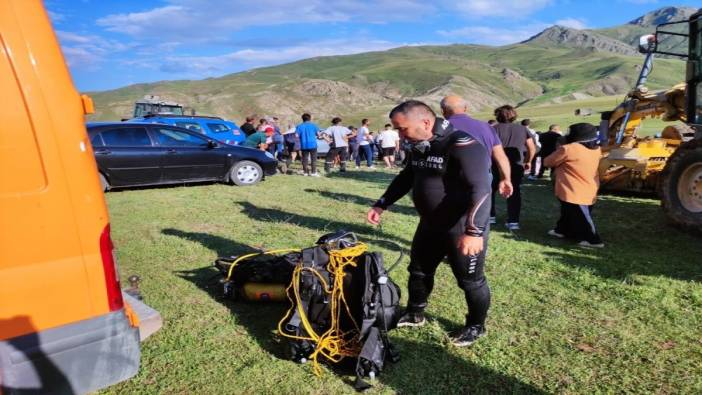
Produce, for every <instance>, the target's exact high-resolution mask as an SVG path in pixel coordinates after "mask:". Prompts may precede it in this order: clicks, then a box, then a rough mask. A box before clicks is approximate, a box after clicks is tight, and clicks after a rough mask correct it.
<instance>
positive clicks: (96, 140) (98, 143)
mask: <svg viewBox="0 0 702 395" xmlns="http://www.w3.org/2000/svg"><path fill="white" fill-rule="evenodd" d="M90 144H92V146H93V148H95V147H104V146H105V143H103V142H102V137H100V133H95V135H94V136H93V137H92V138H91V139H90Z"/></svg>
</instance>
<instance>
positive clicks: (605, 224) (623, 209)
mask: <svg viewBox="0 0 702 395" xmlns="http://www.w3.org/2000/svg"><path fill="white" fill-rule="evenodd" d="M541 183H543V181H542V182H541ZM524 189H525V191H526V193H527V194H528V196H526V199H525V200H524V204H523V208H522V216H523V220H522V229H521V230H519V231H516V232H510V233H507V234H508V235H510V236H511V237H513V238H514V239H515V240H522V241H529V242H533V243H535V244H541V245H547V246H549V247H552V248H555V249H556V251H546V252H544V255H546V256H549V257H551V258H553V259H554V260H555V261H557V262H561V263H563V264H565V265H570V266H578V267H586V268H589V269H590V270H592V271H593V272H594V273H595V274H597V275H599V276H602V277H606V278H612V279H616V280H626V279H627V278H629V276H631V275H646V276H666V277H669V278H672V279H679V280H684V281H696V282H702V265H700V264H699V257H700V256H701V255H702V243H701V242H700V239H699V238H697V237H695V235H693V234H690V233H689V232H685V231H681V230H679V229H677V228H675V227H673V226H670V225H669V224H668V223H667V220H666V218H665V216H664V214H663V212H662V210H661V208H660V206H659V203H658V202H657V201H655V200H650V199H632V198H624V197H621V196H612V195H603V196H599V197H598V200H597V203H596V204H595V208H594V210H593V219H594V221H595V225H596V227H597V231H598V233H599V234H600V235H601V237H602V239H603V240H604V243H605V245H606V247H605V248H604V249H585V248H580V247H577V245H576V243H575V242H574V241H570V240H559V239H554V238H552V237H549V236H547V235H546V232H547V231H548V230H549V229H552V228H553V227H554V226H555V224H556V221H557V220H558V216H559V214H560V211H559V210H560V208H559V207H560V206H559V204H558V202H557V201H556V198H555V197H554V196H553V194H552V192H551V190H550V189H545V188H541V187H538V186H534V185H527V186H526V188H524ZM545 199H548V200H545ZM544 202H546V203H544ZM537 205H538V207H537ZM493 230H497V231H498V232H499V231H501V230H502V231H504V228H501V227H499V226H496V227H495V228H493Z"/></svg>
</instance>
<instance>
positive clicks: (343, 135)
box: [241, 95, 604, 247]
mask: <svg viewBox="0 0 702 395" xmlns="http://www.w3.org/2000/svg"><path fill="white" fill-rule="evenodd" d="M439 104H440V108H441V113H442V114H443V116H444V119H442V122H444V121H445V122H448V123H449V124H450V125H452V127H453V128H454V129H455V130H460V131H464V132H466V133H468V134H469V135H470V136H471V137H472V138H473V139H475V140H476V141H477V142H478V143H479V144H480V145H481V146H482V147H483V148H484V149H485V155H484V158H483V159H484V161H485V163H486V164H487V166H488V168H489V172H488V173H489V174H490V179H491V194H490V199H489V202H490V204H489V217H488V221H489V224H491V225H495V224H496V223H497V205H496V204H495V201H496V197H497V196H498V195H500V196H502V197H503V198H505V199H506V200H507V202H506V203H507V204H506V206H507V210H506V218H505V227H506V228H507V229H509V230H511V231H517V230H519V229H520V227H521V224H520V216H521V209H522V188H521V187H522V183H523V182H524V180H525V178H526V179H528V180H538V179H541V178H543V177H544V175H545V172H546V170H549V174H550V176H551V179H552V180H554V190H555V195H556V197H557V198H558V200H559V201H560V204H561V218H560V219H559V220H558V222H557V224H556V226H555V227H554V228H553V229H552V230H550V231H549V232H548V234H549V235H551V236H553V237H559V238H572V239H575V241H576V242H578V243H579V244H580V245H582V246H586V247H603V246H604V244H603V243H602V240H601V239H600V237H599V235H598V234H597V231H596V229H595V226H594V222H593V221H592V216H591V211H592V205H593V204H594V202H595V199H596V195H597V188H598V180H597V164H598V161H599V157H600V150H599V147H598V141H599V138H598V135H597V128H596V127H595V126H593V125H588V124H575V125H571V126H570V128H569V130H570V133H569V134H568V135H567V136H563V133H562V132H561V130H560V126H559V125H556V124H552V125H550V126H549V128H548V131H546V132H543V133H539V132H537V131H535V130H534V129H532V127H531V125H532V123H531V121H530V120H529V119H522V120H521V121H520V122H517V119H518V114H517V111H516V109H515V108H514V107H513V106H510V105H504V106H500V107H498V108H496V109H495V110H494V116H495V118H494V119H492V120H489V121H487V122H484V121H481V120H477V119H474V118H472V117H470V116H469V115H468V105H467V102H466V101H465V100H464V99H463V98H461V97H459V96H455V95H451V96H447V97H445V98H443V99H442V100H441V102H440V103H439ZM256 118H257V117H256V116H249V117H247V118H246V122H245V123H244V124H242V125H241V131H242V132H244V133H245V134H246V136H247V137H246V141H245V142H244V143H243V145H245V146H247V147H251V148H257V149H261V150H265V151H268V152H270V153H271V154H272V155H273V156H275V157H276V158H277V159H279V161H281V163H284V164H285V166H284V167H283V169H284V171H285V172H286V173H288V174H300V175H304V176H310V177H320V173H319V172H318V169H317V157H318V148H320V147H319V144H320V141H324V142H326V144H327V145H328V151H327V153H326V154H325V155H324V172H325V173H330V172H332V171H333V169H335V168H337V167H338V169H339V171H340V172H346V171H347V167H348V162H349V161H351V162H352V164H354V165H355V168H357V169H358V168H361V167H363V166H362V165H365V167H366V168H369V169H373V168H375V165H374V163H375V161H376V158H377V159H378V160H379V161H381V163H383V164H384V166H385V168H388V169H393V168H396V167H401V168H405V169H406V168H408V166H411V163H408V159H409V158H410V157H411V156H412V154H411V153H412V151H413V150H416V149H417V147H418V146H421V145H422V144H428V142H426V141H424V142H418V141H413V140H412V139H411V138H410V137H408V134H407V133H403V132H402V131H401V130H399V129H398V125H395V124H392V123H387V124H385V125H384V126H383V128H382V129H381V130H378V131H377V132H375V133H374V132H373V131H372V130H371V129H370V128H371V122H370V120H369V119H363V120H362V121H361V124H360V125H359V126H358V127H356V126H353V125H349V126H344V124H343V120H342V119H341V118H340V117H334V118H333V119H332V120H331V126H329V127H327V128H326V129H322V128H320V127H319V126H318V125H317V124H316V123H315V122H313V120H312V115H311V114H309V113H305V114H302V116H301V122H300V123H298V124H297V125H293V124H288V125H287V128H282V127H281V125H280V122H279V119H278V118H277V117H264V118H260V119H259V120H258V124H257V125H254V122H256ZM593 130H594V132H593ZM593 133H594V135H592V134H593ZM583 136H584V137H583ZM298 157H299V158H300V160H301V162H302V169H301V170H299V171H298V172H297V173H295V172H293V171H292V164H293V163H294V162H295V160H296V159H297V158H298ZM398 162H399V166H398ZM426 165H427V166H429V167H431V166H434V165H436V164H431V163H428V164H426Z"/></svg>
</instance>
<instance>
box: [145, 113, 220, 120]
mask: <svg viewBox="0 0 702 395" xmlns="http://www.w3.org/2000/svg"><path fill="white" fill-rule="evenodd" d="M144 118H186V119H193V118H207V119H217V120H220V121H224V118H222V117H215V116H211V115H176V114H146V115H144Z"/></svg>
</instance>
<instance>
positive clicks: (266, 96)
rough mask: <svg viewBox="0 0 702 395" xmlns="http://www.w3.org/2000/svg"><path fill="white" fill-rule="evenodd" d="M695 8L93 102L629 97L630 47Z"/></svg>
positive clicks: (159, 87) (378, 105) (248, 104)
mask: <svg viewBox="0 0 702 395" xmlns="http://www.w3.org/2000/svg"><path fill="white" fill-rule="evenodd" d="M692 12H693V9H688V8H663V9H660V10H657V11H655V12H652V13H649V14H646V15H643V16H642V17H640V18H637V19H635V20H634V21H631V22H630V23H627V24H625V25H622V26H618V27H613V28H610V29H598V30H576V29H571V28H566V27H562V26H553V27H551V28H548V29H546V30H544V31H543V32H541V33H539V34H538V35H536V36H534V37H532V38H531V39H529V40H527V41H525V42H523V43H519V44H515V45H509V46H503V47H488V46H478V45H448V46H423V47H405V48H396V49H392V50H388V51H383V52H371V53H363V54H356V55H347V56H330V57H319V58H312V59H306V60H302V61H298V62H294V63H289V64H285V65H280V66H275V67H267V68H261V69H255V70H251V71H247V72H242V73H236V74H230V75H226V76H223V77H219V78H209V79H205V80H196V81H165V82H158V83H151V84H137V85H131V86H128V87H124V88H120V89H116V90H112V91H105V92H96V93H92V95H93V97H94V99H95V102H96V107H97V113H96V114H95V115H94V116H93V119H95V120H108V119H121V118H124V117H128V116H129V115H130V113H131V111H132V106H133V103H134V101H135V100H137V99H139V98H141V97H143V96H144V95H146V94H154V95H159V96H161V97H162V98H163V99H165V100H174V101H177V102H180V103H183V104H184V105H186V106H188V107H192V108H195V109H197V111H198V113H202V114H216V115H220V116H225V117H228V118H231V119H234V120H235V121H240V120H241V119H242V118H243V117H244V116H245V115H247V114H252V113H256V114H276V115H278V116H280V117H282V118H283V119H284V120H285V121H286V122H295V121H297V118H298V116H299V114H301V113H302V112H305V111H308V112H311V113H312V114H313V115H314V116H315V117H316V118H317V119H318V120H320V121H321V122H322V123H324V122H325V121H326V120H327V119H330V118H331V117H332V116H336V115H341V116H343V117H344V118H345V120H347V121H353V122H356V121H358V120H359V119H360V118H362V117H379V118H384V117H385V114H387V111H388V110H389V108H391V106H392V105H394V104H395V103H397V102H398V101H400V100H402V99H405V98H419V99H422V100H426V101H427V102H429V103H431V104H432V105H437V103H438V101H439V100H440V98H441V97H442V96H444V95H446V94H448V93H457V94H461V95H463V96H464V97H466V98H468V100H469V102H470V105H471V110H473V111H480V110H484V109H489V108H493V107H495V106H498V105H501V104H504V103H512V104H517V105H524V104H539V103H547V102H561V101H565V100H573V99H579V98H586V97H589V96H603V95H614V94H623V93H625V92H627V91H628V89H630V87H631V86H632V85H633V83H634V81H635V79H636V77H637V76H638V73H639V67H640V63H641V62H642V56H641V55H640V54H638V53H637V51H636V49H635V48H634V47H633V46H632V45H631V44H632V43H634V44H635V43H636V41H637V40H638V36H639V35H640V34H644V33H648V32H651V31H652V29H651V26H652V24H655V23H660V22H661V21H670V20H677V19H678V18H680V19H682V18H686V17H689V15H690V14H691V13H692ZM641 32H643V33H641ZM632 37H636V39H633V38H632ZM683 72H684V63H683V62H682V61H680V60H677V59H657V61H656V67H654V72H653V74H652V75H651V78H650V79H649V86H650V87H651V88H653V89H657V88H664V87H669V86H672V85H673V84H675V83H678V82H680V81H681V80H682V79H683Z"/></svg>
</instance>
